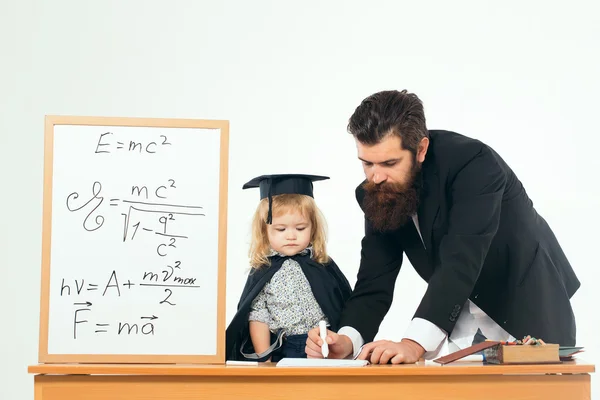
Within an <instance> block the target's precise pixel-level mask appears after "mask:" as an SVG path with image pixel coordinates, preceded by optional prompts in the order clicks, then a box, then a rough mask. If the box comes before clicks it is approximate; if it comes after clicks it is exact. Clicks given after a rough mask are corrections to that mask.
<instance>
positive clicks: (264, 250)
mask: <svg viewBox="0 0 600 400" xmlns="http://www.w3.org/2000/svg"><path fill="white" fill-rule="evenodd" d="M272 199H273V200H272V214H273V218H274V217H278V216H280V215H284V214H286V213H288V212H290V211H298V212H300V213H301V214H302V215H303V216H304V217H305V218H306V219H308V220H309V221H310V224H311V237H310V243H311V245H312V258H313V260H315V261H317V262H318V263H321V264H324V263H326V262H328V261H329V256H328V255H327V251H326V242H327V236H326V222H325V218H324V217H323V214H322V213H321V211H320V210H319V208H318V207H317V204H316V203H315V200H314V199H313V198H312V197H310V196H305V195H302V194H280V195H277V196H273V198H272ZM268 211H269V199H267V198H265V199H262V200H261V201H260V203H259V204H258V207H257V208H256V212H255V213H254V218H253V220H252V242H251V244H250V251H249V256H250V265H251V266H252V268H260V267H261V266H263V265H270V262H269V259H268V256H269V254H270V251H271V245H270V244H269V237H268V235H267V222H266V221H267V213H268Z"/></svg>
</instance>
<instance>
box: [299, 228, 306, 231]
mask: <svg viewBox="0 0 600 400" xmlns="http://www.w3.org/2000/svg"><path fill="white" fill-rule="evenodd" d="M305 229H306V228H298V230H299V231H303V230H305Z"/></svg>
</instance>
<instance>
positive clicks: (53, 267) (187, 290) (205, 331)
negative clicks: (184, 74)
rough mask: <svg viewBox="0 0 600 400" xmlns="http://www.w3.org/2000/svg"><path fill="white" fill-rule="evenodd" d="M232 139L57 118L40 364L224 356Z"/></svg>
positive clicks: (223, 129) (176, 125)
mask: <svg viewBox="0 0 600 400" xmlns="http://www.w3.org/2000/svg"><path fill="white" fill-rule="evenodd" d="M90 121H91V122H90ZM83 122H86V123H83ZM152 125H155V126H152ZM202 126H208V127H202ZM227 135H228V129H227V124H226V122H224V121H185V120H152V119H143V120H141V119H139V120H138V119H124V118H119V119H109V118H92V119H85V118H83V117H78V118H76V119H73V118H70V119H69V118H64V117H63V118H59V117H47V126H46V146H47V147H46V168H45V172H46V179H45V188H44V189H45V204H44V256H45V257H44V265H43V283H44V286H45V290H43V293H42V313H47V314H46V315H42V318H41V323H42V327H41V332H42V335H41V346H40V350H41V351H40V361H41V362H48V361H54V362H66V361H71V362H73V361H75V362H79V361H81V362H94V361H102V362H106V361H113V362H128V361H131V362H140V361H142V362H151V361H156V362H175V361H185V362H194V361H198V362H211V361H213V362H222V361H224V350H223V348H222V345H223V336H224V330H225V329H224V322H223V320H224V315H223V313H224V310H225V307H224V304H223V303H224V300H225V294H224V282H223V279H224V277H225V273H224V269H225V265H224V251H223V250H224V248H225V245H224V240H225V232H224V230H225V227H226V223H225V221H226V220H225V216H226V209H225V207H226V204H227V201H226V188H227V185H226V176H227V175H226V157H227V148H226V147H227V143H228V141H227V137H226V136H227ZM223 146H224V147H225V148H223ZM44 292H45V293H44ZM46 334H47V335H46ZM42 350H43V351H42Z"/></svg>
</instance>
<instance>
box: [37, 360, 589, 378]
mask: <svg viewBox="0 0 600 400" xmlns="http://www.w3.org/2000/svg"><path fill="white" fill-rule="evenodd" d="M28 372H29V373H32V374H47V375H163V376H164V375H170V376H173V375H175V376H177V375H178V376H194V375H195V376H353V375H355V376H358V375H360V376H369V375H370V376H389V375H504V374H519V375H529V374H559V373H560V374H583V373H591V372H595V366H594V364H590V363H588V362H585V361H583V360H574V361H568V362H563V363H560V364H535V365H492V364H483V363H481V362H454V363H451V364H447V365H443V366H442V365H439V364H430V363H423V362H418V363H416V364H401V365H368V366H364V367H321V368H313V367H276V366H275V364H274V363H273V364H272V363H261V364H259V365H258V366H256V365H249V366H246V365H244V366H237V365H235V366H233V365H222V364H215V365H211V364H37V365H31V366H29V368H28Z"/></svg>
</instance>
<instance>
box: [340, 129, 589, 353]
mask: <svg viewBox="0 0 600 400" xmlns="http://www.w3.org/2000/svg"><path fill="white" fill-rule="evenodd" d="M422 173H423V180H424V184H423V186H424V187H423V190H422V193H421V198H420V204H419V209H418V221H419V229H420V231H421V234H422V237H423V242H424V245H425V247H423V242H421V238H420V237H419V234H418V232H417V230H416V227H415V225H414V223H413V222H412V221H411V220H409V222H408V223H406V224H405V225H404V226H402V227H401V228H399V229H398V230H396V231H393V232H387V233H377V232H374V231H373V230H372V229H371V227H370V226H369V222H368V221H365V236H364V238H363V239H362V250H361V262H360V267H359V271H358V276H357V282H356V285H355V288H354V291H353V294H352V296H351V298H350V299H349V300H348V302H347V303H346V306H345V309H344V312H343V314H342V317H341V321H340V326H346V325H348V326H352V327H354V328H355V329H357V330H358V331H359V332H360V334H361V335H362V337H363V339H364V340H365V342H369V341H372V340H373V338H374V337H375V335H376V334H377V331H378V330H379V326H380V324H381V321H382V320H383V318H384V316H385V315H386V313H387V312H388V310H389V308H390V306H391V303H392V297H393V292H394V285H395V282H396V277H397V275H398V272H399V270H400V266H401V264H402V259H403V254H406V255H407V256H408V259H409V260H410V263H411V264H412V265H413V267H414V268H415V270H416V271H417V273H418V274H419V275H420V276H421V277H422V278H423V279H424V280H425V281H427V282H428V287H427V291H426V293H425V295H424V296H423V299H422V300H421V303H420V305H419V307H418V308H417V310H416V312H415V314H414V317H419V318H424V319H426V320H428V321H430V322H432V323H434V324H435V325H437V326H438V327H440V328H441V329H443V330H444V331H446V332H447V333H448V334H450V333H451V332H452V330H453V328H454V325H455V323H456V320H457V319H458V316H459V314H460V312H461V309H462V307H463V305H464V304H465V303H466V300H467V299H471V300H472V301H473V302H474V303H475V304H476V305H477V306H479V307H480V308H481V309H482V310H483V311H484V312H485V313H486V314H487V315H488V316H490V317H491V318H492V319H493V320H494V321H495V322H496V323H498V324H499V325H500V326H502V327H503V328H504V329H505V330H506V331H507V332H509V333H510V334H511V335H513V336H514V337H516V338H522V337H523V336H526V335H532V336H534V337H537V338H541V339H543V340H545V341H546V342H549V343H558V344H560V345H567V346H572V345H575V336H576V332H575V319H574V315H573V311H572V308H571V304H570V298H571V296H573V294H574V293H575V292H576V290H577V289H578V288H579V286H580V282H579V280H578V279H577V276H576V275H575V273H574V271H573V269H572V268H571V265H570V264H569V261H568V260H567V258H566V256H565V254H564V253H563V251H562V249H561V247H560V245H559V243H558V241H557V239H556V237H555V236H554V234H553V232H552V230H551V229H550V227H549V226H548V224H547V223H546V221H545V220H544V219H543V218H542V217H541V216H540V215H539V214H538V213H537V212H536V210H535V209H534V207H533V203H532V202H531V200H530V199H529V197H528V196H527V193H526V191H525V189H524V188H523V185H522V184H521V182H520V181H519V179H518V178H517V177H516V175H515V174H514V172H513V171H512V170H511V169H510V168H509V166H508V165H507V164H506V163H505V162H504V161H503V160H502V158H501V157H500V156H499V155H498V154H497V153H496V152H495V151H494V150H493V149H491V148H490V147H489V146H487V145H485V144H484V143H482V142H480V141H479V140H476V139H472V138H468V137H466V136H463V135H460V134H458V133H455V132H450V131H430V145H429V149H428V152H427V154H426V158H425V161H424V162H423V165H422ZM356 197H357V200H358V203H359V204H360V205H361V208H362V201H363V197H364V191H363V189H362V185H359V186H358V187H357V189H356Z"/></svg>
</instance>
